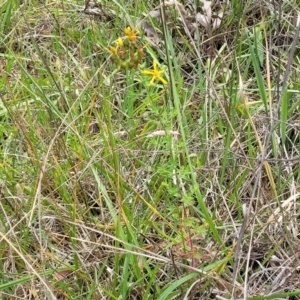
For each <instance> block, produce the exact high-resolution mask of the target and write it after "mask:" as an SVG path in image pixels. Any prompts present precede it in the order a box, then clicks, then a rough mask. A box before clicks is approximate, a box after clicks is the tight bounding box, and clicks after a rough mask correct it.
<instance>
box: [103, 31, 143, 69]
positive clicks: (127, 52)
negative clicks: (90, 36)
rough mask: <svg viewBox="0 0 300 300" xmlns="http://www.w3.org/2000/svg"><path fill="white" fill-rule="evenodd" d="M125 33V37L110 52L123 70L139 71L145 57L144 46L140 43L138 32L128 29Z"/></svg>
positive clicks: (120, 38) (118, 40)
mask: <svg viewBox="0 0 300 300" xmlns="http://www.w3.org/2000/svg"><path fill="white" fill-rule="evenodd" d="M124 33H125V36H124V37H119V38H118V39H117V41H116V42H115V47H110V48H109V51H110V53H111V54H112V57H113V60H114V61H115V62H117V64H118V65H119V66H120V67H121V68H122V69H126V70H128V69H137V67H138V65H139V64H140V63H141V62H142V60H143V58H144V56H145V54H144V49H143V46H142V45H140V44H139V43H138V32H137V31H136V30H134V29H132V28H130V27H127V28H125V29H124Z"/></svg>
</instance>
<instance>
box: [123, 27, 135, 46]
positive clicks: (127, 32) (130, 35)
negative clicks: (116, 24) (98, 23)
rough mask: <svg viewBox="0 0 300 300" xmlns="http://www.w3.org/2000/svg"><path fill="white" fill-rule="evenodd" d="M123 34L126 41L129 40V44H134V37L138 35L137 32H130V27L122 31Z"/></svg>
mask: <svg viewBox="0 0 300 300" xmlns="http://www.w3.org/2000/svg"><path fill="white" fill-rule="evenodd" d="M124 33H125V35H126V37H127V39H128V40H129V42H131V43H135V42H136V37H137V35H138V32H137V31H136V30H132V29H131V28H130V27H126V28H125V29H124Z"/></svg>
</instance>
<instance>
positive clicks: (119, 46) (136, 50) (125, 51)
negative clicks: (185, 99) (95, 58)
mask: <svg viewBox="0 0 300 300" xmlns="http://www.w3.org/2000/svg"><path fill="white" fill-rule="evenodd" d="M124 34H125V36H123V37H119V38H118V39H117V40H116V41H115V42H114V46H111V47H109V49H108V50H109V52H110V53H111V54H112V58H113V60H114V61H115V62H116V63H117V64H118V65H119V66H120V67H121V68H122V69H125V70H131V69H137V68H138V66H139V64H141V63H142V62H143V59H144V57H145V53H144V48H145V46H144V45H143V42H142V41H141V39H139V38H138V32H137V30H135V29H132V28H131V27H127V28H125V29H124ZM141 73H142V74H143V75H147V76H151V77H152V78H151V80H150V83H149V85H153V84H154V81H156V80H157V81H160V82H161V83H163V84H167V83H168V82H167V81H166V80H165V79H164V78H163V74H164V73H165V70H163V69H162V70H159V68H158V66H157V61H156V60H155V59H154V60H153V69H146V70H143V71H142V72H141Z"/></svg>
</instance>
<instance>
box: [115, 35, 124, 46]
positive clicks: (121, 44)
mask: <svg viewBox="0 0 300 300" xmlns="http://www.w3.org/2000/svg"><path fill="white" fill-rule="evenodd" d="M116 44H117V46H118V47H123V40H122V39H121V38H120V37H119V38H118V40H117V42H116Z"/></svg>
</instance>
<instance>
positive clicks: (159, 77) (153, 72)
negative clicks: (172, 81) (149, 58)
mask: <svg viewBox="0 0 300 300" xmlns="http://www.w3.org/2000/svg"><path fill="white" fill-rule="evenodd" d="M164 72H165V70H159V69H158V68H157V63H156V60H153V70H151V69H148V70H144V71H142V74H144V75H149V76H152V79H151V81H150V83H149V85H152V84H153V83H154V80H155V79H157V80H159V81H161V82H162V83H163V84H167V83H168V82H167V81H166V80H165V79H164V78H163V77H162V75H163V74H164Z"/></svg>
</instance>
